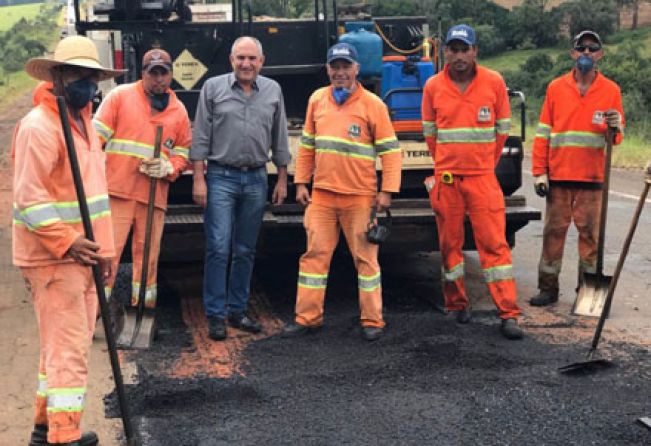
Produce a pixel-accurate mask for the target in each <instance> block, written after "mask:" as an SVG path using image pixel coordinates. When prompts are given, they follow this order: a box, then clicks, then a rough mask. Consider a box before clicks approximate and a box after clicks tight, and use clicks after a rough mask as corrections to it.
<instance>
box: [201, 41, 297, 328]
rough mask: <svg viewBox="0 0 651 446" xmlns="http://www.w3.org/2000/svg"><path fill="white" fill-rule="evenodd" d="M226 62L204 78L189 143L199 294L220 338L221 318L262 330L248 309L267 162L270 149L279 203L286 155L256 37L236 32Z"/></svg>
mask: <svg viewBox="0 0 651 446" xmlns="http://www.w3.org/2000/svg"><path fill="white" fill-rule="evenodd" d="M230 62H231V65H232V67H233V72H232V73H228V74H223V75H220V76H216V77H213V78H211V79H208V80H207V81H206V82H205V83H204V85H203V88H202V89H201V94H200V96H199V103H198V105H197V113H196V116H195V120H194V133H193V141H192V148H191V149H190V159H191V160H192V162H193V164H194V184H193V188H192V197H193V199H194V201H195V202H196V203H197V204H199V205H201V206H203V207H204V209H205V211H204V231H205V234H206V259H205V265H204V279H203V300H204V306H205V309H206V316H207V318H208V327H209V331H208V335H209V336H210V338H211V339H214V340H223V339H226V324H225V322H226V320H228V323H229V324H230V325H231V326H232V327H236V328H239V329H241V330H246V331H249V332H253V333H257V332H259V331H260V325H259V324H258V323H257V322H256V321H255V320H253V319H251V317H250V316H247V314H246V309H247V303H248V299H249V289H250V282H251V273H252V271H253V262H254V260H255V247H256V243H257V240H258V233H259V232H260V225H261V224H262V216H263V214H264V208H265V205H266V202H267V170H266V164H267V162H268V161H269V152H270V149H271V161H273V163H274V164H275V165H276V167H277V169H278V182H277V183H276V186H275V188H274V191H273V194H272V198H271V200H272V202H273V203H274V204H281V203H282V202H283V201H284V200H285V197H286V196H287V164H288V163H289V160H290V154H289V148H288V145H287V118H286V116H285V105H284V101H283V95H282V91H281V90H280V86H279V85H278V83H276V82H275V81H273V80H271V79H268V78H266V77H264V76H260V75H259V74H258V73H259V72H260V69H261V68H262V64H263V63H264V54H263V52H262V45H261V44H260V42H259V41H258V40H257V39H255V38H253V37H246V36H245V37H240V38H238V39H237V40H236V41H235V42H234V43H233V47H232V48H231V55H230ZM205 160H208V170H207V173H206V174H205V175H204V161H205ZM231 247H232V251H233V252H232V260H231V263H230V268H229V264H228V262H229V257H230V254H231ZM229 270H230V277H229V278H228V280H227V277H226V275H227V271H229Z"/></svg>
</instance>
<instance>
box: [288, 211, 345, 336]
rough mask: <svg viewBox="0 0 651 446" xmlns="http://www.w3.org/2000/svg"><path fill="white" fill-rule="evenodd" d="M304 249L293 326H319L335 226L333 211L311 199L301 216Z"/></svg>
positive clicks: (335, 231)
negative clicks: (303, 231) (305, 243)
mask: <svg viewBox="0 0 651 446" xmlns="http://www.w3.org/2000/svg"><path fill="white" fill-rule="evenodd" d="M303 225H304V226H305V230H306V233H307V250H306V251H305V253H304V254H303V255H302V256H301V259H300V261H299V276H298V286H297V287H296V309H295V311H296V317H295V321H296V323H297V324H300V325H306V326H319V325H321V324H323V304H324V299H325V291H326V285H327V282H328V270H329V269H330V260H331V258H332V253H333V252H334V250H335V247H336V246H337V242H338V241H339V227H338V225H337V217H336V214H335V210H334V209H333V208H330V207H328V206H323V205H320V204H319V203H315V202H314V199H313V201H312V204H310V205H309V206H308V207H307V209H306V211H305V216H304V222H303Z"/></svg>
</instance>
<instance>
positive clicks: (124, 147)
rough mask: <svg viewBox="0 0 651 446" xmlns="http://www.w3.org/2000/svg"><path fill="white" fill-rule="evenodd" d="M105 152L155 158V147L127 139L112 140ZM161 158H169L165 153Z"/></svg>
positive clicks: (107, 144)
mask: <svg viewBox="0 0 651 446" xmlns="http://www.w3.org/2000/svg"><path fill="white" fill-rule="evenodd" d="M105 151H106V153H112V154H115V155H127V156H133V157H135V158H151V157H153V156H154V146H153V145H151V144H144V143H141V142H138V141H130V140H127V139H111V140H110V141H109V142H107V143H106V147H105ZM160 156H161V158H165V159H167V158H168V156H167V154H165V153H163V152H161V154H160Z"/></svg>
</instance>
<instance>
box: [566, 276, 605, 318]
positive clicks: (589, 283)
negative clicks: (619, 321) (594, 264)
mask: <svg viewBox="0 0 651 446" xmlns="http://www.w3.org/2000/svg"><path fill="white" fill-rule="evenodd" d="M612 279H613V278H612V277H610V276H604V275H603V274H588V273H586V274H584V275H583V283H582V284H581V287H580V288H579V292H578V293H577V295H576V300H575V301H574V307H573V308H572V314H576V315H578V316H587V317H599V316H601V311H602V310H603V308H604V304H605V303H606V296H607V295H608V288H610V282H611V281H612Z"/></svg>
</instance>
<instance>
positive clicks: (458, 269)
mask: <svg viewBox="0 0 651 446" xmlns="http://www.w3.org/2000/svg"><path fill="white" fill-rule="evenodd" d="M463 269H464V264H463V262H461V263H458V264H457V265H455V266H453V267H452V268H450V269H445V268H441V276H442V277H441V279H443V281H444V282H454V281H457V280H459V279H461V278H463V274H464V273H463Z"/></svg>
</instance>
